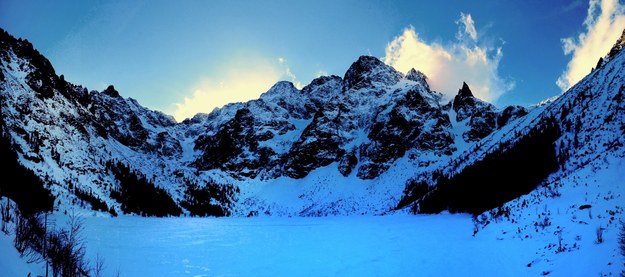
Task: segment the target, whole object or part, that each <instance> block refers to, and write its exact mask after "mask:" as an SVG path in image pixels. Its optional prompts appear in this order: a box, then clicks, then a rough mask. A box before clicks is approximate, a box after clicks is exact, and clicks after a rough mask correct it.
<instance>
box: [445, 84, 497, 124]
mask: <svg viewBox="0 0 625 277" xmlns="http://www.w3.org/2000/svg"><path fill="white" fill-rule="evenodd" d="M489 105H490V104H488V103H485V102H483V101H480V100H479V99H477V98H475V97H474V96H473V92H471V88H469V85H467V83H466V82H462V88H460V89H459V90H458V94H457V95H456V97H454V100H453V102H452V107H453V109H454V111H456V120H457V121H463V120H465V119H466V118H468V117H471V116H472V115H473V114H474V113H475V112H476V108H480V110H481V106H489ZM493 108H494V107H493Z"/></svg>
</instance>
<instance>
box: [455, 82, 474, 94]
mask: <svg viewBox="0 0 625 277" xmlns="http://www.w3.org/2000/svg"><path fill="white" fill-rule="evenodd" d="M458 96H460V97H473V92H471V88H469V85H467V83H466V82H462V88H461V89H459V90H458Z"/></svg>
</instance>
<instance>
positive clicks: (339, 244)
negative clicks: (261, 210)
mask: <svg viewBox="0 0 625 277" xmlns="http://www.w3.org/2000/svg"><path fill="white" fill-rule="evenodd" d="M56 217H57V218H56V220H57V222H58V221H62V220H64V218H63V217H62V216H61V215H57V216H56ZM84 219H85V230H84V236H85V239H86V242H87V245H86V246H87V254H88V256H89V257H90V258H91V259H92V260H93V259H94V258H95V256H96V255H99V256H101V257H104V259H105V269H104V270H105V275H104V276H115V275H116V274H117V272H119V273H120V276H414V275H420V276H439V275H446V276H466V275H467V274H468V273H470V274H469V275H474V276H523V275H532V276H537V275H541V274H543V272H546V271H549V272H550V274H549V275H550V276H596V275H597V274H598V273H599V272H602V269H608V270H609V269H612V270H615V272H614V273H618V265H612V266H607V265H606V261H608V260H609V257H608V256H611V254H612V253H611V252H613V251H608V250H609V249H613V248H614V246H613V245H610V244H612V243H614V240H615V239H616V238H615V236H612V235H611V234H606V243H604V244H600V245H589V246H588V247H589V248H587V249H584V251H573V252H568V253H560V254H557V255H554V256H552V257H549V258H548V259H546V258H543V259H542V260H541V259H540V258H537V254H536V253H537V249H539V248H542V247H544V245H546V244H547V243H548V241H546V240H545V239H541V238H536V239H533V240H521V239H515V238H507V239H497V238H496V237H497V236H493V235H492V234H489V233H488V229H486V230H483V232H484V233H482V232H480V233H478V235H477V236H476V237H473V236H472V234H473V223H472V221H471V218H470V216H468V215H450V214H442V215H420V216H410V215H392V216H357V217H323V218H280V217H258V218H160V219H159V218H141V217H134V216H121V217H118V218H102V217H92V216H86V217H84ZM0 237H1V239H0V243H1V244H2V247H3V248H4V247H6V246H9V247H10V246H11V245H10V244H9V243H10V242H9V241H8V240H7V237H6V236H4V234H2V235H0ZM608 242H609V243H608ZM5 250H6V249H5ZM12 250H14V249H12ZM590 253H592V255H589V254H590ZM9 254H12V253H5V254H4V256H5V257H6V258H7V259H3V260H4V262H2V261H0V265H1V264H2V263H10V264H9V265H7V264H4V266H8V267H7V268H11V266H12V267H13V269H11V270H13V272H11V274H10V275H11V276H21V273H22V272H24V273H25V271H24V270H28V271H33V270H34V271H37V270H40V267H39V269H38V268H37V265H29V266H28V267H24V268H20V267H18V268H17V269H15V264H19V263H14V262H12V261H11V260H14V259H16V258H17V254H16V253H15V255H9ZM529 263H532V266H531V267H528V264H529ZM11 264H12V265H11ZM22 264H23V262H22ZM610 267H612V268H610ZM5 269H6V268H5ZM5 273H6V272H5ZM0 275H2V274H0ZM25 275H26V274H24V276H25Z"/></svg>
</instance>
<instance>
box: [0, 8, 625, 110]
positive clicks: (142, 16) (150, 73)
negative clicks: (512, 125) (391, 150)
mask: <svg viewBox="0 0 625 277" xmlns="http://www.w3.org/2000/svg"><path fill="white" fill-rule="evenodd" d="M434 2H436V3H434ZM0 27H1V28H3V29H5V30H7V31H8V32H9V33H11V34H12V35H14V36H17V37H22V38H25V39H28V40H29V41H31V42H32V43H33V44H34V46H35V48H37V49H38V50H39V51H40V52H41V53H42V54H43V55H45V56H46V57H47V58H48V59H50V61H51V62H52V64H53V66H54V67H55V69H56V72H57V74H64V76H65V79H66V80H68V81H70V82H72V83H75V84H80V85H83V86H86V87H87V88H88V89H90V90H98V91H101V90H103V89H105V88H106V87H107V86H108V85H111V84H112V85H114V86H115V88H116V89H117V90H118V91H119V92H120V94H121V95H122V96H124V97H131V98H134V99H137V100H138V101H139V102H140V103H141V104H142V105H144V106H146V107H148V108H150V109H154V110H160V111H162V112H165V113H167V114H170V115H173V116H174V117H175V118H176V119H177V120H179V121H181V120H183V119H185V118H189V117H192V116H193V115H195V114H196V113H200V112H202V113H208V112H210V111H212V110H213V109H214V108H216V107H221V106H223V105H225V104H227V103H230V102H241V101H247V100H250V99H255V98H258V97H259V96H260V94H261V93H263V92H265V91H267V90H268V89H269V88H270V87H271V86H272V85H273V84H274V83H275V82H277V81H280V80H287V81H292V82H293V83H294V84H295V85H296V86H297V87H299V88H301V87H303V86H305V85H306V84H308V83H309V82H310V81H311V80H313V79H314V78H316V77H318V76H321V75H330V74H333V75H338V76H343V75H344V73H345V71H347V69H348V68H349V66H350V65H351V63H353V62H354V61H356V59H357V58H358V57H359V56H361V55H372V56H375V57H378V58H380V59H381V60H382V61H384V62H385V63H387V64H389V65H391V66H393V67H395V68H396V69H397V70H399V71H401V72H404V73H405V72H407V71H408V70H409V69H410V68H415V69H417V70H420V71H422V72H424V73H425V74H426V75H427V76H428V81H429V82H430V85H431V87H432V88H433V89H434V90H437V91H439V92H441V93H443V94H445V95H447V96H452V95H454V94H456V93H457V91H458V89H459V88H460V87H461V85H462V82H463V81H466V82H467V84H468V85H469V86H470V87H471V88H472V90H473V92H474V94H475V95H476V96H478V97H479V98H482V99H484V100H487V101H489V102H492V103H494V104H495V105H496V106H498V107H503V106H506V105H513V104H514V105H531V104H536V103H538V102H541V101H543V100H545V99H548V98H551V97H554V96H557V95H559V94H561V93H562V92H563V91H564V90H566V89H567V88H568V87H570V86H572V85H573V84H575V82H577V81H578V80H580V79H581V78H582V77H583V76H585V75H586V74H588V73H589V72H590V70H591V68H592V67H593V66H595V65H596V63H597V60H598V59H599V57H602V56H604V55H605V54H606V53H607V52H608V50H609V49H610V47H611V46H612V45H613V44H614V42H615V41H616V39H617V38H618V37H619V36H620V34H621V31H622V30H623V29H624V28H625V4H624V3H621V2H619V0H573V1H549V3H548V4H547V3H545V2H544V1H538V0H528V1H496V0H486V1H460V0H457V1H456V0H450V1H428V2H424V1H356V0H347V1H329V0H321V1H281V0H267V1H245V0H242V1H222V0H214V1H191V0H189V1H161V0H155V1H77V0H68V1H59V2H56V1H42V0H39V1H28V0H25V1H24V0H18V1H14V0H1V1H0Z"/></svg>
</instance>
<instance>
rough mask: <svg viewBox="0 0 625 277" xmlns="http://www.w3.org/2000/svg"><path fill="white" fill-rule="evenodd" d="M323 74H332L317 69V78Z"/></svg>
mask: <svg viewBox="0 0 625 277" xmlns="http://www.w3.org/2000/svg"><path fill="white" fill-rule="evenodd" d="M321 76H330V74H329V73H328V72H327V71H325V70H319V71H317V74H315V78H318V77H321Z"/></svg>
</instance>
